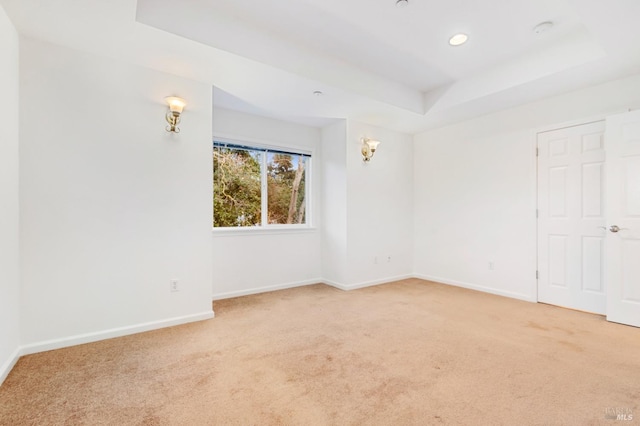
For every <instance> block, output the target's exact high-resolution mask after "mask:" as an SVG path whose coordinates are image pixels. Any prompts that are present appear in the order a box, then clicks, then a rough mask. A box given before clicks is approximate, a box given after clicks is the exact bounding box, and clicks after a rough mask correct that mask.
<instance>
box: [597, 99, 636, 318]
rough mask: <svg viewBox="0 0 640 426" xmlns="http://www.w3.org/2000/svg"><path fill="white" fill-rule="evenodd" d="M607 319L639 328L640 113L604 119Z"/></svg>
mask: <svg viewBox="0 0 640 426" xmlns="http://www.w3.org/2000/svg"><path fill="white" fill-rule="evenodd" d="M605 142H606V150H607V165H606V172H607V184H606V192H607V198H606V209H607V217H608V219H609V220H608V222H609V223H608V224H609V226H611V225H616V226H617V227H619V228H620V230H619V231H618V232H611V231H609V232H608V235H607V240H606V262H607V269H606V271H607V272H606V280H607V319H608V320H609V321H614V322H619V323H623V324H628V325H634V326H636V327H640V111H636V112H629V113H625V114H620V115H616V116H612V117H609V118H607V134H606V139H605Z"/></svg>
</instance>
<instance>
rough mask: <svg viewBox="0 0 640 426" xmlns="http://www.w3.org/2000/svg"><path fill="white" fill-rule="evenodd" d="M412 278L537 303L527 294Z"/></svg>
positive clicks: (434, 279) (460, 283)
mask: <svg viewBox="0 0 640 426" xmlns="http://www.w3.org/2000/svg"><path fill="white" fill-rule="evenodd" d="M414 278H419V279H421V280H426V281H433V282H436V283H440V284H447V285H452V286H456V287H462V288H467V289H469V290H476V291H481V292H483V293H490V294H495V295H498V296H504V297H510V298H512V299H518V300H524V301H525V302H533V303H536V302H537V300H536V298H535V297H532V296H531V295H529V294H521V293H514V292H511V291H504V290H498V289H495V288H491V287H486V286H483V285H479V284H472V283H465V282H462V281H455V280H448V279H445V278H442V277H432V276H428V275H420V274H418V275H414Z"/></svg>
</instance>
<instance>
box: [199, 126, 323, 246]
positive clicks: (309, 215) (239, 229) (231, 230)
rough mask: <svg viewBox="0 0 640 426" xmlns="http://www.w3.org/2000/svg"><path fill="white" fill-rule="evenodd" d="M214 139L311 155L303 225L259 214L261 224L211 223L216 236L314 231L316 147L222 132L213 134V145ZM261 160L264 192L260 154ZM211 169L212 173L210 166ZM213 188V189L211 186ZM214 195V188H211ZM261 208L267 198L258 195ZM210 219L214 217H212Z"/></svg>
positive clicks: (263, 188)
mask: <svg viewBox="0 0 640 426" xmlns="http://www.w3.org/2000/svg"><path fill="white" fill-rule="evenodd" d="M214 142H222V143H229V144H234V145H244V146H247V147H251V148H257V149H265V150H270V149H271V150H277V151H285V152H289V153H291V154H303V155H308V156H309V157H310V161H309V162H308V164H307V168H306V170H305V185H304V190H305V202H306V204H307V205H306V207H305V219H306V223H305V224H269V223H267V222H266V220H267V218H266V215H264V214H263V215H261V220H262V223H261V225H260V226H229V227H215V226H212V227H211V230H212V232H213V234H214V235H217V236H231V235H258V234H271V235H274V234H296V233H309V232H316V231H317V228H316V227H314V226H313V199H312V198H313V193H312V190H311V188H312V186H313V162H314V161H313V158H314V154H315V150H313V149H305V148H301V147H291V146H283V145H278V144H275V143H270V142H268V141H264V140H260V141H258V140H255V139H251V138H244V137H243V138H242V139H238V138H235V137H228V136H223V135H217V134H214V135H213V139H212V142H211V144H212V146H211V148H212V149H213V143H214ZM261 158H262V161H261V164H260V180H261V186H260V190H261V194H267V192H268V188H267V179H266V177H267V156H266V155H262V156H261ZM211 172H212V173H213V167H212V168H211ZM212 189H213V188H212ZM212 195H213V191H212ZM261 203H262V206H261V209H262V212H266V211H267V207H268V197H261ZM212 220H213V217H212Z"/></svg>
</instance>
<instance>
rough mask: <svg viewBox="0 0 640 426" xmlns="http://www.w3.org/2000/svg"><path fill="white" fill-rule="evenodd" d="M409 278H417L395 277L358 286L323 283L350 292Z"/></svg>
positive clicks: (410, 275)
mask: <svg viewBox="0 0 640 426" xmlns="http://www.w3.org/2000/svg"><path fill="white" fill-rule="evenodd" d="M409 278H415V275H413V274H406V275H398V276H395V277H387V278H383V279H380V280H373V281H364V282H360V283H356V284H342V283H337V282H335V281H330V280H324V281H322V282H323V283H325V284H327V285H330V286H331V287H335V288H337V289H340V290H344V291H350V290H357V289H359V288H365V287H373V286H376V285H381V284H389V283H392V282H394V281H400V280H406V279H409Z"/></svg>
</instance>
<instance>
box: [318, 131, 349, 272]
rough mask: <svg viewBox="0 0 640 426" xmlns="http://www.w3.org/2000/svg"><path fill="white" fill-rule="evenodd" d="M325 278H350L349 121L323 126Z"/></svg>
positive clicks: (323, 252) (323, 254)
mask: <svg viewBox="0 0 640 426" xmlns="http://www.w3.org/2000/svg"><path fill="white" fill-rule="evenodd" d="M322 159H323V162H322V197H321V204H322V278H323V279H324V281H325V282H327V283H332V284H334V285H336V284H337V285H342V284H344V283H346V282H347V276H346V275H347V122H346V121H345V120H341V121H339V122H337V123H335V124H332V125H330V126H327V127H324V128H323V129H322Z"/></svg>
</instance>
